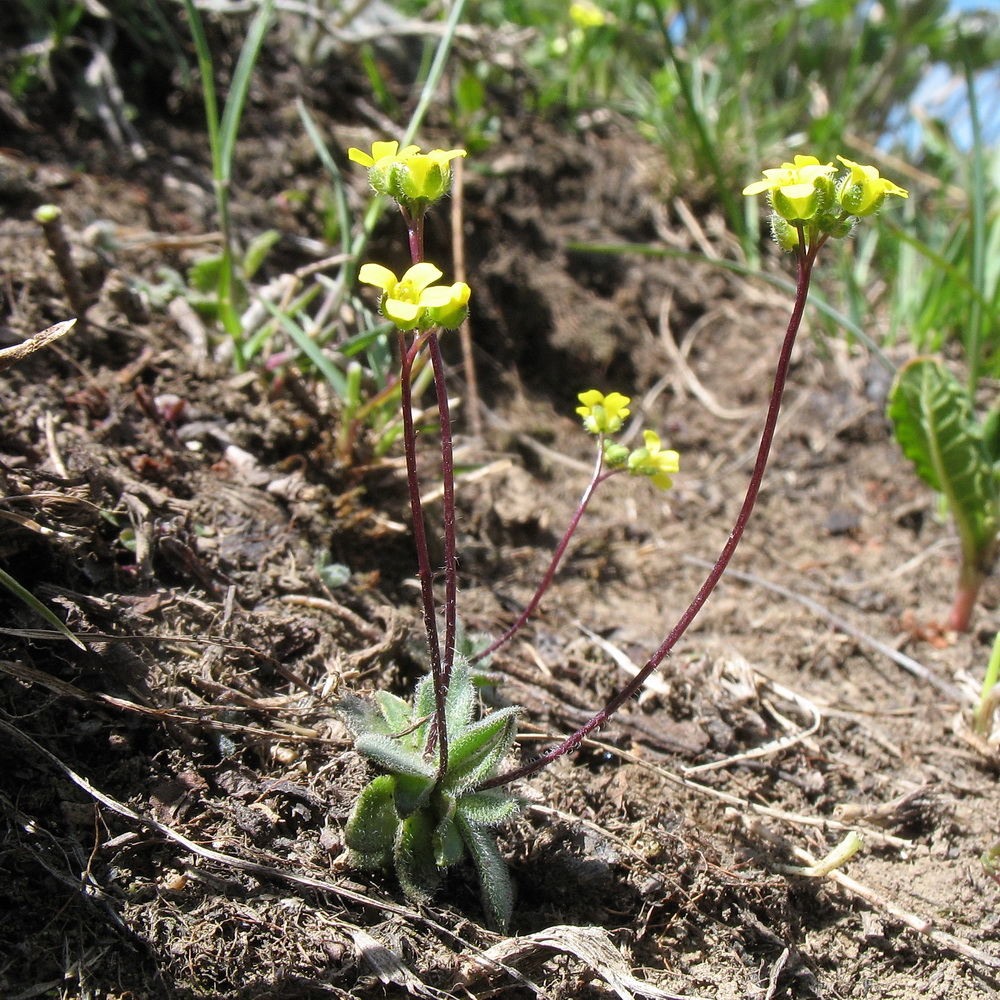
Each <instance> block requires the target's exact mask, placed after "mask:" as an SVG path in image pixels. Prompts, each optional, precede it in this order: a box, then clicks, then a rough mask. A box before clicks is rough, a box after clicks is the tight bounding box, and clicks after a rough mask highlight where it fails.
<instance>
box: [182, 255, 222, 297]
mask: <svg viewBox="0 0 1000 1000" xmlns="http://www.w3.org/2000/svg"><path fill="white" fill-rule="evenodd" d="M221 273H222V257H221V256H219V255H215V256H212V257H202V258H201V259H200V260H196V261H195V262H194V263H193V264H192V265H191V266H190V267H189V268H188V273H187V280H188V284H189V285H190V286H191V287H192V288H193V289H194V290H195V291H196V292H201V294H202V295H208V294H209V293H211V292H215V291H217V290H218V287H219V275H220V274H221Z"/></svg>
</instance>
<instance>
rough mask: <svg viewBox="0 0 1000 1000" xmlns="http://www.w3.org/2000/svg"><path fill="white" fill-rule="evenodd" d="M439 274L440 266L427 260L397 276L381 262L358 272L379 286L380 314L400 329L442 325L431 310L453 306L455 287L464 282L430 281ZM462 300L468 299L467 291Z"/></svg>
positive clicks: (369, 265)
mask: <svg viewBox="0 0 1000 1000" xmlns="http://www.w3.org/2000/svg"><path fill="white" fill-rule="evenodd" d="M440 277H441V270H440V269H439V268H437V267H435V266H434V265H433V264H431V263H429V262H427V261H422V262H421V263H419V264H414V265H413V266H412V267H411V268H410V269H409V270H408V271H407V272H406V274H404V275H403V277H402V278H397V277H396V275H395V274H393V272H392V271H390V270H389V268H387V267H383V266H382V265H381V264H365V265H364V267H362V268H361V270H360V271H359V272H358V279H359V280H360V281H363V282H364V283H365V284H366V285H374V286H375V287H376V288H381V289H382V302H381V305H380V308H381V310H382V315H383V316H385V317H386V319H391V320H392V322H393V323H395V324H396V326H397V327H398V328H399V329H400V330H416V329H420V330H429V329H430V328H431V327H432V326H438V325H441V324H439V322H438V321H437V320H435V319H434V318H433V311H434V310H446V309H448V308H449V307H451V308H454V302H455V299H456V297H458V298H460V297H461V295H462V292H461V291H459V292H456V289H458V288H459V287H460V286H461V285H462V284H463V283H462V282H459V283H458V284H457V285H450V286H449V285H433V284H431V283H432V282H434V281H437V279H438V278H440ZM464 287H465V288H468V285H465V286H464ZM465 302H468V295H466V296H465ZM463 305H464V303H463Z"/></svg>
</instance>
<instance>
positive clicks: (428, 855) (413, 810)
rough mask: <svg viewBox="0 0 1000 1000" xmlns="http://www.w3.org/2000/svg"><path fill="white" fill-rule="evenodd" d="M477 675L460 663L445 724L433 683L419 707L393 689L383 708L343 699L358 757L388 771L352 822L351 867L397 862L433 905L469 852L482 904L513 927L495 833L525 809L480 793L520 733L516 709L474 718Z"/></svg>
mask: <svg viewBox="0 0 1000 1000" xmlns="http://www.w3.org/2000/svg"><path fill="white" fill-rule="evenodd" d="M474 681H475V677H474V675H473V674H472V672H471V670H470V668H469V665H468V663H467V662H466V661H465V660H464V659H456V662H455V664H454V667H453V669H452V673H451V680H450V683H449V684H448V691H447V694H446V695H445V702H444V717H443V718H444V722H443V724H439V723H438V716H437V713H436V709H435V690H434V678H433V676H432V675H431V674H427V675H426V676H425V677H424V678H423V679H422V680H421V681H420V683H419V684H418V685H417V690H416V694H415V695H414V699H413V705H412V707H411V706H410V705H409V704H408V703H407V702H405V701H403V699H402V698H397V697H396V695H394V694H390V693H389V692H387V691H379V692H378V694H377V695H376V703H377V707H376V706H372V705H370V704H369V703H367V702H364V701H362V700H361V699H359V698H354V699H349V700H348V701H346V702H342V703H341V706H340V711H341V714H342V715H343V717H344V719H345V721H346V722H347V724H348V726H349V727H350V729H351V731H352V732H353V733H354V734H355V743H354V745H355V746H356V747H357V749H358V752H359V753H362V754H364V756H365V757H367V758H368V759H369V760H370V761H371V762H372V763H373V764H374V765H375V766H376V767H379V768H381V769H382V770H384V771H385V772H387V773H385V774H382V775H380V776H379V777H377V778H375V779H373V780H372V781H371V782H370V783H369V784H368V785H366V786H365V788H364V790H363V791H362V792H361V794H360V796H359V797H358V801H357V804H356V805H355V807H354V811H353V812H352V813H351V817H350V819H349V820H348V823H347V830H346V834H345V841H346V843H347V847H348V849H349V854H348V862H349V863H350V864H351V865H353V866H354V867H356V868H362V869H369V870H378V869H380V868H385V867H388V866H389V865H392V866H394V867H395V869H396V874H397V875H398V876H399V881H400V884H401V885H402V886H403V890H404V892H406V894H407V895H408V896H409V897H410V898H411V899H419V900H426V899H429V898H430V895H431V893H432V892H433V891H434V890H435V889H436V888H437V886H438V885H439V883H440V882H441V875H442V872H443V871H444V870H445V869H447V868H450V867H451V866H452V865H454V864H457V863H458V862H459V861H461V860H462V859H463V858H464V857H465V856H466V852H468V853H469V854H470V855H471V856H472V860H473V862H474V863H475V865H476V869H477V870H478V872H479V878H480V882H481V884H482V888H483V906H484V908H485V910H486V912H487V914H488V915H489V917H490V919H491V922H492V923H493V924H495V925H497V926H500V927H506V926H507V923H508V921H509V920H510V913H511V908H512V906H513V900H514V897H513V893H512V891H511V885H510V878H509V876H508V874H507V866H506V865H505V864H504V860H503V858H502V857H501V856H500V851H499V850H498V849H497V844H496V838H495V837H494V836H493V834H492V833H491V832H490V828H491V827H493V826H497V825H499V824H500V823H503V822H505V821H506V820H508V819H510V818H511V816H513V815H514V813H515V812H517V810H518V808H519V806H520V802H519V800H518V799H517V798H516V797H515V796H513V795H510V794H508V793H507V792H504V791H501V790H494V791H482V792H481V791H477V790H476V788H477V786H478V785H479V784H481V783H482V782H484V781H487V780H489V779H490V778H494V777H496V774H497V770H498V769H499V767H500V765H501V764H502V763H503V761H504V758H505V757H506V756H507V754H508V752H509V751H510V748H511V745H512V744H513V742H514V736H515V735H516V732H517V714H518V712H519V711H520V710H519V709H518V707H517V706H511V707H509V708H502V709H499V710H498V711H496V712H493V713H492V714H490V715H487V716H486V717H485V718H482V719H479V720H478V721H476V719H475V716H476V714H477V713H476V690H475V684H474Z"/></svg>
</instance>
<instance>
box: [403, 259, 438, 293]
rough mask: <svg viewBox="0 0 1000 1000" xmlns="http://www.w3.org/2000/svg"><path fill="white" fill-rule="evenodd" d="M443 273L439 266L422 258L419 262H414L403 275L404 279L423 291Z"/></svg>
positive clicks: (419, 290)
mask: <svg viewBox="0 0 1000 1000" xmlns="http://www.w3.org/2000/svg"><path fill="white" fill-rule="evenodd" d="M442 274H443V272H442V271H441V269H440V268H439V267H435V266H434V265H433V264H432V263H431V262H430V261H427V260H422V261H421V262H420V263H419V264H414V265H413V267H411V268H410V269H409V270H408V271H407V272H406V274H404V275H403V278H402V280H403V281H409V282H410V283H411V284H412V285H413V287H414V288H415V289H416V290H417V291H418V292H422V291H423V290H424V289H425V288H426V287H427V286H428V285H430V284H433V282H435V281H437V280H438V278H440V277H441V275H442Z"/></svg>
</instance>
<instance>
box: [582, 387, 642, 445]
mask: <svg viewBox="0 0 1000 1000" xmlns="http://www.w3.org/2000/svg"><path fill="white" fill-rule="evenodd" d="M577 399H579V400H580V402H581V403H583V406H578V407H577V408H576V412H577V413H578V414H579V415H580V416H581V417H583V426H584V427H585V428H586V429H587V430H588V431H589V432H590V433H591V434H615V433H617V432H618V431H620V430H621V428H622V423H623V421H624V420H625V418H626V417H627V416H628V415H629V413H630V412H631V410H629V408H628V404H629V403H631V402H632V400H631V399H629V397H628V396H623V395H622V394H621V393H620V392H610V393H608V395H607V396H605V395H604V393H603V392H601V391H600V390H598V389H588V390H587V391H586V392H581V393H580V394H579V396H577Z"/></svg>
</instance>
